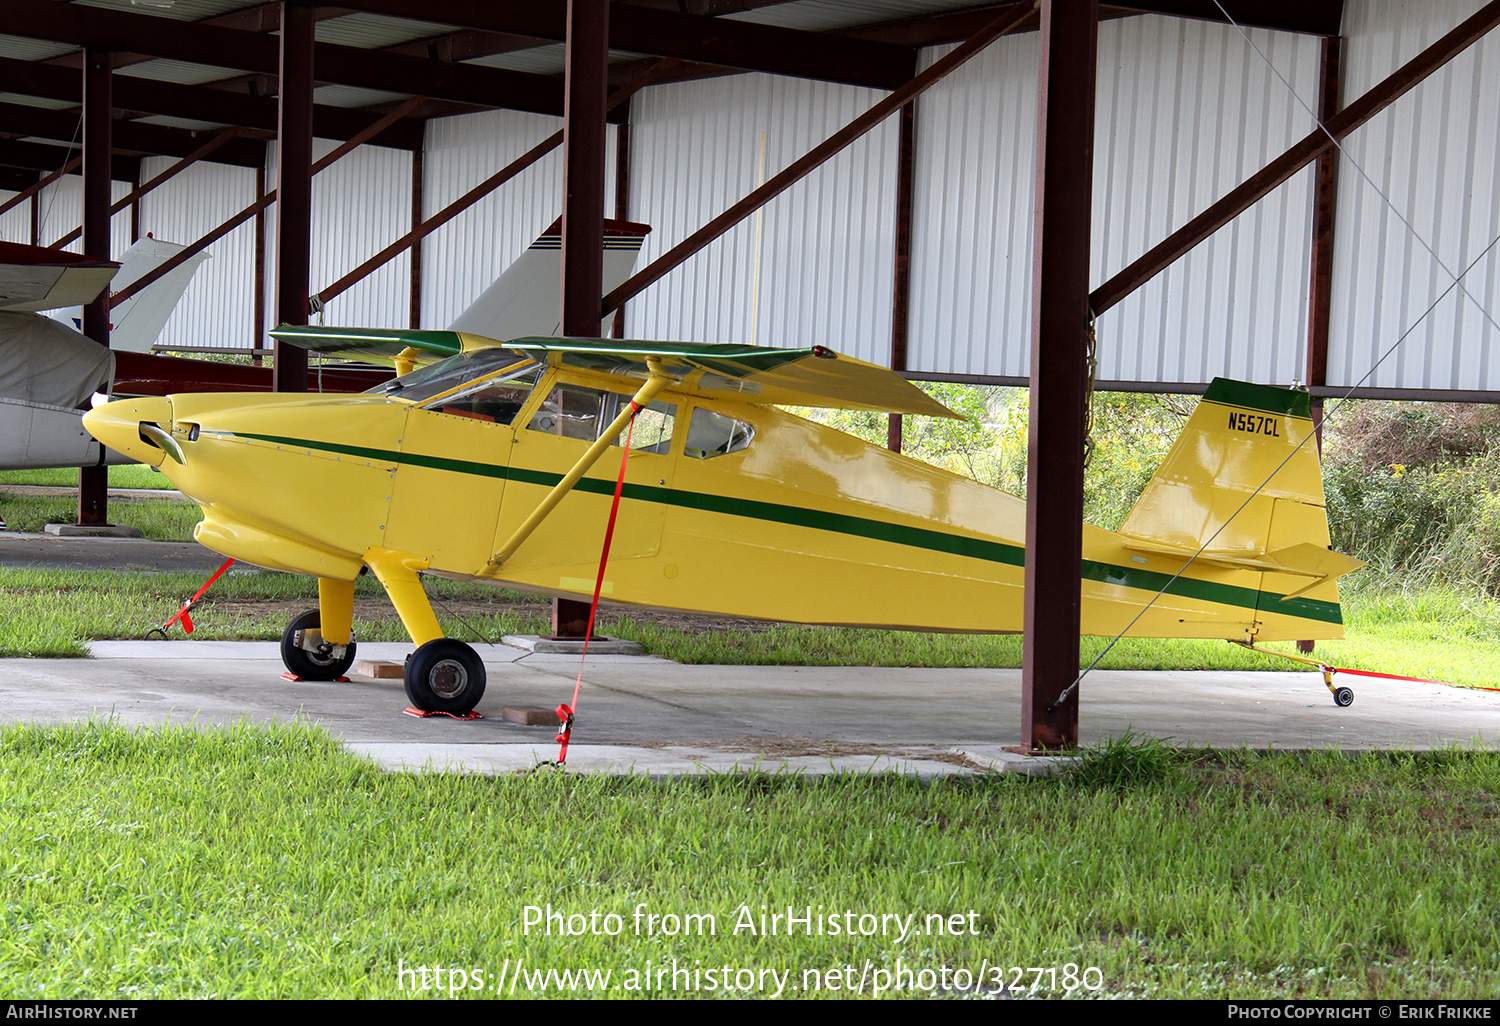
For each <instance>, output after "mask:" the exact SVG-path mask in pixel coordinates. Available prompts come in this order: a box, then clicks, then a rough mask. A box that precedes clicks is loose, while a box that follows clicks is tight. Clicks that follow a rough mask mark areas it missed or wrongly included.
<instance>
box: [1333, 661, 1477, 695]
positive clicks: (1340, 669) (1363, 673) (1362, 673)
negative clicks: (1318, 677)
mask: <svg viewBox="0 0 1500 1026" xmlns="http://www.w3.org/2000/svg"><path fill="white" fill-rule="evenodd" d="M1329 669H1330V670H1332V671H1333V672H1334V673H1352V674H1354V675H1355V676H1356V677H1384V678H1385V679H1386V680H1409V681H1411V682H1412V683H1414V684H1441V685H1442V686H1443V687H1445V688H1467V689H1468V690H1470V691H1500V688H1481V687H1470V686H1469V685H1468V684H1450V683H1449V682H1448V681H1446V680H1428V679H1427V678H1426V677H1405V676H1402V675H1401V674H1399V673H1376V672H1375V671H1374V670H1351V669H1349V668H1348V667H1347V666H1330V667H1329Z"/></svg>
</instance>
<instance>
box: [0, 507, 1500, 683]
mask: <svg viewBox="0 0 1500 1026" xmlns="http://www.w3.org/2000/svg"><path fill="white" fill-rule="evenodd" d="M120 505H123V504H120ZM202 583H203V579H202V578H201V577H199V576H198V575H194V574H183V573H171V574H140V573H126V572H110V571H71V570H24V569H11V568H0V656H16V655H23V656H63V657H71V656H79V655H82V654H84V652H85V648H84V643H85V642H86V641H89V640H108V639H128V638H139V637H141V636H142V635H143V634H144V633H145V632H146V631H147V630H149V629H150V628H152V627H157V626H160V625H161V624H162V623H163V622H164V621H165V620H167V618H169V617H170V616H171V615H172V614H173V613H175V612H177V610H178V608H179V607H180V606H181V604H182V600H183V599H184V598H185V597H187V596H189V595H191V594H193V593H194V592H195V591H197V590H198V588H199V587H200V586H201V585H202ZM427 588H428V592H429V593H430V594H431V595H432V596H433V599H434V603H435V608H436V611H437V613H438V619H439V621H440V622H441V623H442V624H443V627H444V630H445V631H446V632H448V633H449V634H450V635H451V636H453V637H459V638H464V639H466V640H469V641H478V640H480V639H488V640H492V641H498V640H499V639H500V637H502V636H503V635H505V634H536V633H540V632H543V631H545V630H547V629H549V628H548V623H547V607H546V603H545V600H544V599H540V598H537V597H535V596H528V595H522V594H520V593H516V592H509V591H503V590H499V589H495V588H490V587H487V586H485V585H481V584H477V583H461V582H453V581H448V580H445V579H442V578H428V580H427ZM356 594H357V595H358V596H359V597H361V598H368V599H381V596H382V592H381V589H380V587H379V585H378V584H377V583H375V582H374V581H373V580H372V579H371V578H368V577H365V578H361V579H360V581H359V583H358V586H357V589H356ZM316 596H317V588H316V584H315V582H314V581H313V580H312V579H311V578H306V577H297V576H294V575H291V574H279V573H272V572H270V571H260V572H255V573H234V574H230V575H227V576H225V577H223V578H221V579H220V580H219V582H218V583H216V584H215V585H214V586H213V588H212V590H210V592H209V593H208V596H207V597H206V599H205V601H204V604H203V605H201V606H200V607H199V608H198V609H197V610H195V611H194V613H193V618H194V622H195V625H196V626H197V631H196V632H195V633H194V635H193V637H194V638H197V639H199V640H210V641H212V640H236V639H251V640H255V639H258V640H265V641H271V640H275V639H277V638H280V637H281V631H282V629H283V628H284V627H285V626H286V622H287V620H288V619H290V616H291V613H290V611H289V610H290V608H291V606H295V607H296V608H297V609H299V610H300V609H302V608H307V609H310V608H313V607H314V606H315V605H316ZM459 602H463V603H465V604H466V605H465V607H464V609H465V611H464V612H462V613H459V612H456V611H450V610H451V608H452V606H453V605H455V604H456V603H459ZM475 603H480V605H478V606H475V605H474V604H475ZM485 603H494V604H495V606H494V611H493V612H487V611H486V610H485V608H484V605H483V604H485ZM288 604H291V605H290V606H289V605H288ZM257 605H265V607H266V608H265V609H264V610H259V611H257V609H256V606H257ZM1344 608H1345V617H1346V619H1347V620H1348V621H1349V626H1348V632H1349V637H1347V638H1346V639H1344V640H1343V641H1334V642H1320V643H1319V644H1318V647H1317V651H1316V655H1317V657H1318V658H1319V659H1326V660H1328V661H1329V662H1330V663H1332V664H1333V665H1335V666H1346V667H1349V668H1352V669H1365V670H1373V671H1376V672H1381V673H1396V674H1403V675H1406V676H1412V677H1421V678H1425V679H1431V680H1441V681H1446V682H1448V683H1453V684H1462V685H1466V686H1471V687H1494V686H1500V679H1497V676H1496V674H1495V672H1494V670H1493V668H1494V667H1495V666H1497V665H1500V603H1497V602H1495V601H1494V600H1491V599H1488V598H1486V597H1484V596H1482V595H1477V594H1464V593H1461V592H1457V591H1452V590H1441V589H1431V590H1427V591H1423V592H1416V593H1411V594H1402V593H1396V594H1391V593H1385V592H1375V591H1362V592H1355V593H1354V594H1352V595H1351V596H1350V597H1349V599H1348V600H1347V601H1346V603H1345V607H1344ZM374 610H375V611H374V612H372V613H361V614H359V615H358V616H357V617H356V622H355V633H356V634H357V635H358V637H360V638H361V639H363V640H365V641H404V640H406V633H405V631H404V629H403V628H402V627H401V624H400V621H399V620H398V619H397V618H396V616H395V611H394V610H393V609H391V608H390V606H389V604H388V603H385V602H384V601H383V600H382V601H381V602H379V603H378V604H377V605H376V606H375V607H374ZM598 629H599V632H600V633H602V634H608V635H611V636H619V637H624V638H629V639H631V640H634V641H639V642H641V643H642V644H643V645H644V646H645V647H646V650H647V651H648V652H650V653H652V654H654V655H660V656H663V657H665V658H669V659H675V660H677V661H678V662H684V663H739V664H751V665H786V666H930V667H964V666H971V667H1001V668H1015V667H1019V666H1020V665H1021V642H1020V638H1019V637H1017V636H1014V635H962V634H915V633H910V632H905V631H882V630H861V629H856V628H843V627H802V626H794V625H777V626H772V627H770V628H768V629H765V630H758V631H757V630H712V631H689V630H683V629H679V628H674V627H665V626H662V625H661V624H660V623H658V622H655V621H653V620H651V619H649V618H648V617H645V616H642V615H641V614H633V613H630V612H628V611H619V610H605V611H603V612H602V613H601V618H600V624H599V628H598ZM173 636H174V637H180V636H181V635H180V634H179V633H178V632H177V630H176V629H175V628H174V631H173ZM1104 645H1105V639H1102V638H1085V639H1083V646H1082V647H1083V653H1084V656H1083V658H1084V660H1085V662H1088V661H1090V660H1092V659H1093V658H1094V656H1095V655H1097V654H1098V652H1099V651H1100V650H1101V649H1102V648H1103V647H1104ZM1275 647H1279V648H1281V649H1285V650H1287V651H1292V650H1293V649H1292V646H1290V645H1281V646H1275ZM1100 665H1101V667H1103V668H1105V669H1138V670H1153V669H1172V670H1200V669H1202V670H1234V671H1255V670H1295V669H1298V666H1297V664H1294V663H1290V662H1286V661H1283V660H1280V659H1275V658H1273V657H1270V656H1266V655H1261V654H1258V653H1254V652H1248V651H1246V650H1244V649H1242V648H1239V647H1237V646H1234V645H1229V644H1226V643H1224V642H1222V641H1181V640H1159V639H1127V640H1125V641H1122V642H1120V643H1119V644H1118V645H1116V646H1115V647H1114V649H1112V650H1111V651H1110V653H1109V654H1108V655H1107V656H1106V657H1105V658H1104V659H1103V661H1102V662H1101V663H1100Z"/></svg>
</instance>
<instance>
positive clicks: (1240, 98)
mask: <svg viewBox="0 0 1500 1026" xmlns="http://www.w3.org/2000/svg"><path fill="white" fill-rule="evenodd" d="M1251 38H1252V39H1254V41H1255V42H1256V44H1258V45H1259V46H1260V48H1261V50H1262V51H1263V52H1264V53H1265V54H1266V56H1267V57H1268V58H1269V59H1270V61H1271V62H1272V63H1273V64H1274V65H1275V66H1276V67H1277V68H1278V69H1279V70H1280V71H1281V73H1282V74H1283V75H1284V76H1286V78H1287V79H1288V80H1289V81H1290V82H1291V84H1292V86H1293V87H1295V89H1296V90H1297V92H1299V93H1301V94H1302V95H1303V96H1304V97H1307V98H1309V102H1310V103H1311V102H1315V100H1316V84H1315V83H1316V74H1317V68H1318V43H1317V41H1316V40H1315V39H1309V38H1307V37H1299V36H1291V35H1287V34H1284V33H1270V32H1252V33H1251ZM934 56H935V55H934ZM1036 76H1037V37H1036V36H1035V35H1028V36H1021V37H1016V38H1011V39H1002V40H1000V41H999V42H997V43H996V44H994V45H993V46H991V47H990V48H989V49H988V50H986V51H985V52H984V53H983V54H981V55H980V56H979V57H977V58H975V59H974V60H973V61H971V62H970V63H969V64H967V65H965V66H964V67H963V68H960V69H959V70H958V71H957V72H955V73H954V74H953V75H952V76H950V77H949V78H948V79H946V80H944V81H943V82H940V83H939V84H938V85H937V86H935V87H934V88H933V89H932V90H931V91H930V92H929V93H927V94H926V95H925V96H923V98H922V99H921V100H920V101H919V103H918V129H917V131H918V144H917V146H918V160H919V163H918V172H917V174H918V178H917V204H916V211H915V222H914V235H915V241H914V253H913V258H912V263H913V276H914V277H913V281H914V286H915V291H914V294H913V297H912V311H913V314H912V324H911V357H910V360H909V365H910V366H911V367H912V368H913V369H921V370H928V371H937V372H943V373H956V374H993V375H1005V376H1024V375H1025V374H1026V373H1027V372H1028V366H1029V345H1030V341H1029V340H1030V331H1031V256H1032V254H1031V245H1032V243H1031V234H1032V217H1033V210H1032V203H1033V196H1034V191H1035V183H1034V180H1033V177H1034V171H1033V164H1034V160H1035V152H1036ZM1097 103H1098V106H1097V115H1096V131H1095V152H1094V183H1095V184H1094V200H1093V203H1094V208H1093V239H1094V241H1093V261H1092V269H1091V275H1092V280H1093V282H1094V283H1095V284H1096V285H1097V284H1099V283H1101V282H1103V281H1104V280H1106V279H1107V278H1108V277H1109V276H1110V275H1112V274H1114V273H1115V272H1117V271H1119V270H1120V269H1122V268H1123V267H1125V266H1126V265H1127V264H1129V263H1130V262H1131V261H1132V260H1134V259H1135V258H1136V257H1138V256H1140V255H1141V254H1142V253H1144V252H1145V251H1146V250H1148V249H1149V248H1150V247H1151V246H1152V245H1155V244H1156V243H1157V242H1159V241H1161V239H1163V238H1165V237H1166V236H1167V235H1169V234H1170V233H1171V232H1172V231H1173V230H1175V229H1176V228H1178V227H1180V226H1181V225H1182V224H1183V223H1185V222H1186V221H1187V220H1188V219H1189V218H1191V217H1192V216H1193V215H1194V214H1196V213H1198V212H1199V211H1200V210H1202V209H1203V208H1204V207H1206V206H1208V204H1209V203H1211V202H1212V201H1213V200H1214V199H1217V198H1218V197H1219V196H1220V195H1222V194H1223V193H1224V192H1226V191H1228V189H1229V188H1231V187H1232V186H1234V185H1237V184H1239V182H1240V181H1241V180H1243V179H1244V178H1245V177H1248V175H1249V174H1250V173H1251V172H1253V171H1255V170H1257V169H1259V168H1260V167H1261V166H1262V165H1263V164H1265V163H1267V162H1268V161H1269V160H1270V159H1271V158H1272V157H1274V156H1275V155H1277V154H1279V153H1280V152H1281V151H1282V150H1284V149H1285V148H1286V147H1287V146H1289V145H1290V144H1291V143H1293V142H1295V141H1296V140H1297V139H1299V138H1301V137H1302V136H1303V135H1305V134H1306V133H1307V132H1308V131H1309V130H1310V129H1311V127H1312V119H1311V118H1310V117H1309V116H1308V115H1307V114H1306V112H1304V111H1303V110H1302V109H1301V107H1300V106H1299V104H1298V102H1297V100H1296V98H1295V96H1294V95H1293V93H1292V91H1291V90H1289V89H1288V88H1287V87H1286V86H1285V85H1284V84H1282V82H1281V81H1280V80H1279V79H1278V78H1277V77H1276V75H1275V74H1274V73H1273V72H1272V71H1271V70H1270V68H1268V67H1267V65H1266V62H1265V61H1264V60H1262V58H1261V57H1260V56H1258V55H1257V54H1256V53H1255V52H1254V51H1253V50H1252V49H1251V47H1250V45H1249V44H1248V43H1247V42H1246V41H1245V39H1244V37H1243V36H1241V35H1240V33H1239V32H1238V31H1236V30H1235V29H1234V28H1232V27H1229V26H1220V25H1212V24H1209V23H1207V22H1197V21H1185V20H1180V19H1172V18H1161V17H1139V18H1129V19H1123V20H1118V21H1110V22H1106V23H1104V24H1102V25H1101V26H1100V28H1099V88H1098V101H1097ZM1309 184H1310V172H1304V173H1303V174H1301V175H1298V176H1297V177H1296V178H1295V179H1293V180H1292V181H1291V182H1289V183H1287V184H1286V185H1284V186H1282V188H1281V189H1279V190H1277V192H1276V193H1274V194H1273V195H1272V196H1270V197H1268V198H1267V199H1266V200H1265V201H1263V202H1262V203H1261V204H1260V205H1258V206H1257V207H1256V209H1255V210H1253V211H1252V212H1250V213H1249V214H1248V215H1246V216H1245V217H1243V218H1240V219H1239V220H1237V221H1236V222H1234V223H1233V224H1231V225H1228V226H1226V227H1225V228H1224V229H1222V230H1221V231H1220V232H1218V233H1217V234H1216V235H1215V236H1214V237H1213V238H1211V239H1209V240H1208V241H1207V242H1205V243H1204V244H1203V245H1202V246H1200V247H1199V248H1198V249H1197V250H1195V251H1194V252H1193V253H1192V254H1190V255H1189V256H1188V257H1187V258H1186V259H1184V260H1183V261H1181V262H1179V263H1178V264H1177V265H1175V266H1174V267H1172V268H1171V269H1170V270H1168V271H1167V272H1166V273H1164V274H1162V275H1160V276H1158V278H1157V279H1155V280H1154V281H1152V282H1151V283H1149V284H1148V285H1146V286H1145V287H1144V288H1142V289H1140V290H1139V291H1137V292H1136V293H1135V294H1133V295H1132V296H1130V297H1129V298H1128V299H1126V300H1125V301H1124V302H1123V303H1121V304H1119V305H1118V306H1117V307H1115V308H1114V309H1113V310H1111V311H1109V312H1108V313H1107V314H1106V315H1105V316H1104V317H1103V318H1101V320H1100V324H1099V334H1100V347H1099V354H1100V366H1099V376H1100V377H1101V378H1109V379H1139V380H1145V381H1182V380H1189V381H1191V380H1207V379H1208V378H1210V377H1212V376H1213V375H1215V374H1232V375H1235V376H1239V377H1250V378H1254V379H1257V380H1262V381H1290V380H1291V379H1292V378H1294V377H1301V376H1303V375H1302V373H1301V371H1300V367H1301V361H1302V359H1303V357H1302V355H1301V354H1302V352H1303V346H1304V342H1303V340H1304V337H1305V334H1306V317H1307V315H1306V305H1307V283H1306V277H1307V272H1306V270H1305V268H1306V267H1307V254H1308V251H1309V237H1308V230H1309V223H1308V214H1307V211H1308V210H1309V209H1310V208H1309V204H1310V203H1311V197H1310V194H1309Z"/></svg>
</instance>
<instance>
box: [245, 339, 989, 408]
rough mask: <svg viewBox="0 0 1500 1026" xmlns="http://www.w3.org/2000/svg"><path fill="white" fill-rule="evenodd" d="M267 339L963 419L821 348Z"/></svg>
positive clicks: (789, 402)
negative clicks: (511, 363) (493, 355)
mask: <svg viewBox="0 0 1500 1026" xmlns="http://www.w3.org/2000/svg"><path fill="white" fill-rule="evenodd" d="M271 335H272V337H274V338H277V339H280V340H281V341H283V342H290V343H293V344H294V345H298V346H303V347H305V348H307V349H311V350H314V351H315V352H323V353H338V354H348V353H350V352H365V353H370V354H371V355H387V354H397V353H401V352H404V351H407V350H418V351H421V352H423V353H424V354H428V355H429V358H431V357H446V356H456V355H458V354H459V353H467V352H473V351H475V350H478V349H493V348H502V349H508V350H510V351H512V352H514V353H516V354H517V356H518V357H522V358H529V359H532V360H535V361H537V362H538V363H546V364H548V365H549V366H554V367H567V368H573V369H577V370H588V371H595V372H601V371H602V372H605V373H610V374H616V375H621V376H625V377H631V378H646V377H648V376H649V374H650V368H649V366H648V363H647V361H648V360H649V361H651V362H652V363H654V364H655V365H656V366H657V368H658V369H659V370H661V371H663V372H665V373H668V374H671V375H672V376H673V377H675V378H677V379H678V381H677V383H676V384H675V385H673V386H672V391H675V392H686V393H689V394H692V395H699V396H704V397H706V398H711V399H728V400H733V401H735V402H742V403H761V404H766V405H773V406H811V407H820V408H823V409H839V410H877V411H879V412H882V413H910V414H917V415H920V416H926V417H951V418H954V419H962V418H961V417H960V415H959V414H957V413H954V412H953V411H952V410H950V409H948V407H946V406H944V405H943V404H942V403H940V402H938V401H937V400H936V399H933V398H932V397H931V396H929V395H928V394H927V393H925V392H923V391H922V390H921V389H920V388H917V387H916V386H915V385H913V384H912V383H911V382H909V381H907V380H906V379H905V378H903V377H902V376H901V375H899V374H897V373H895V372H894V371H890V370H887V369H886V368H884V367H881V366H878V365H876V364H873V363H866V362H865V361H863V360H856V359H854V358H853V357H850V356H843V355H841V354H839V353H836V352H834V351H833V350H832V349H828V348H826V347H824V346H813V347H811V348H808V349H773V348H769V347H766V346H742V345H722V344H718V345H715V344H703V343H687V342H652V341H645V340H639V339H608V338H541V337H528V338H514V339H510V340H509V341H504V342H502V341H498V340H496V339H489V338H483V337H481V336H478V335H470V334H468V333H467V332H458V331H402V330H400V329H381V328H324V327H317V326H312V325H309V326H293V325H285V324H284V325H282V326H281V327H279V328H277V329H276V330H275V331H273V332H271Z"/></svg>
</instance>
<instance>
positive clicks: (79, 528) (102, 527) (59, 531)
mask: <svg viewBox="0 0 1500 1026" xmlns="http://www.w3.org/2000/svg"><path fill="white" fill-rule="evenodd" d="M42 533H43V534H50V535H51V536H52V537H54V538H144V537H145V535H143V534H141V529H140V528H139V527H129V526H127V525H125V524H96V525H90V524H43V525H42Z"/></svg>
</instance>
